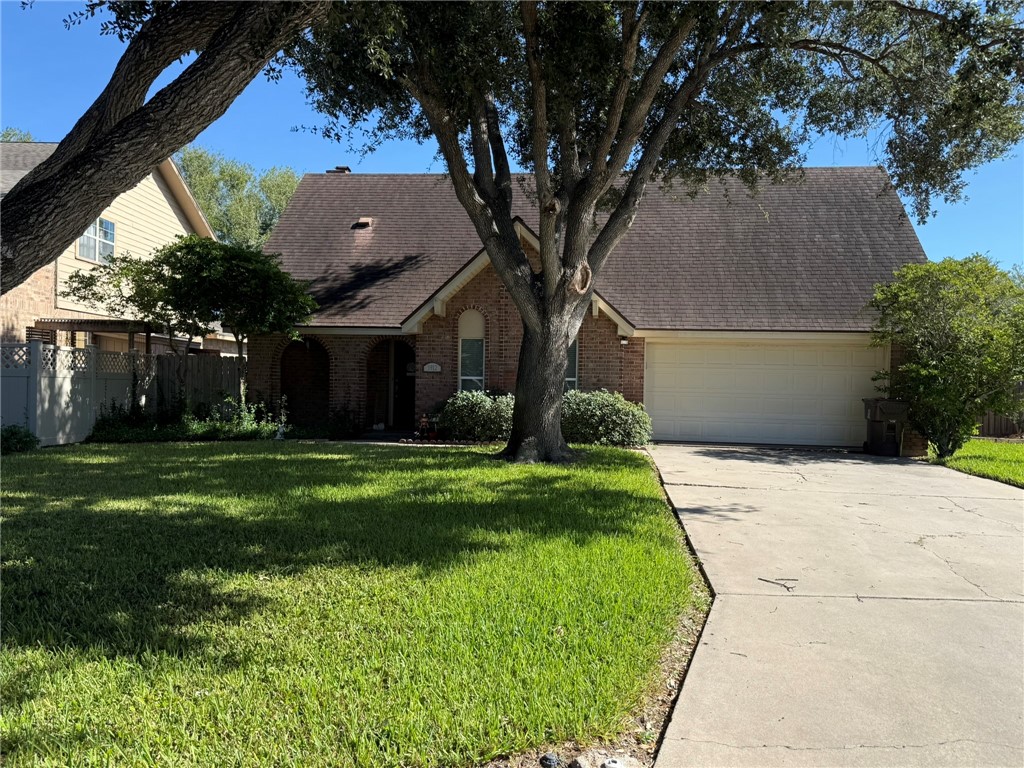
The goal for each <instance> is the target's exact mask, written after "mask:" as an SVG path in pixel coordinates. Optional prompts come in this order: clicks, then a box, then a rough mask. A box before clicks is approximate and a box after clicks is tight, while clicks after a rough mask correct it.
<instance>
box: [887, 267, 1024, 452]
mask: <svg viewBox="0 0 1024 768" xmlns="http://www.w3.org/2000/svg"><path fill="white" fill-rule="evenodd" d="M871 307H872V308H873V309H875V310H876V311H877V312H878V319H877V321H876V323H875V328H874V337H875V341H876V342H878V343H883V344H892V345H894V346H896V347H897V348H898V349H900V350H901V356H900V357H901V358H902V359H901V362H899V364H898V365H896V366H895V367H894V368H893V370H891V371H886V372H885V374H886V376H887V378H888V384H887V385H886V390H887V391H888V392H889V394H890V395H891V396H893V397H895V398H898V399H900V400H904V401H906V402H908V403H909V404H910V410H909V419H910V423H911V425H912V426H913V427H914V428H915V429H917V430H918V431H919V432H920V433H921V434H922V435H924V436H925V437H926V438H927V439H928V440H929V442H931V443H932V444H933V445H934V446H935V449H936V452H937V453H938V456H939V458H946V457H948V456H952V455H953V453H955V452H956V451H957V450H958V449H959V448H960V446H962V445H963V444H964V441H966V440H967V438H968V437H970V436H971V435H972V434H973V433H974V430H975V427H976V426H977V424H978V422H979V421H980V420H981V417H982V416H983V415H984V414H985V412H986V411H989V410H994V411H997V412H999V413H1005V412H1009V411H1010V410H1012V409H1013V408H1014V406H1015V403H1016V401H1017V400H1018V399H1019V395H1018V392H1017V388H1018V386H1019V385H1020V383H1021V382H1022V381H1024V280H1022V279H1021V273H1020V272H1017V273H1016V275H1015V276H1011V275H1010V274H1007V273H1006V272H1004V271H1003V270H1001V269H999V267H998V266H996V265H995V264H993V263H992V261H990V260H989V259H988V258H986V257H985V256H982V255H980V254H975V255H973V256H971V257H969V258H966V259H963V260H962V261H958V260H956V259H951V258H947V259H943V260H942V261H940V262H929V263H927V264H910V265H907V266H906V267H903V268H902V269H900V270H899V271H898V272H897V273H896V275H895V278H894V280H893V281H892V283H890V284H888V285H882V286H878V288H877V289H876V291H875V296H874V299H873V300H872V301H871Z"/></svg>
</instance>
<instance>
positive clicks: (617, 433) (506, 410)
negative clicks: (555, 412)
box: [438, 389, 651, 448]
mask: <svg viewBox="0 0 1024 768" xmlns="http://www.w3.org/2000/svg"><path fill="white" fill-rule="evenodd" d="M514 406H515V398H514V397H513V396H512V395H488V394H486V393H484V392H457V393H456V394H454V395H452V396H451V397H450V398H449V399H448V401H447V402H446V403H445V404H444V406H443V407H442V408H441V412H440V415H439V419H438V425H439V426H440V428H441V430H442V431H443V432H444V434H445V435H446V436H447V437H450V438H452V439H454V440H473V441H477V442H491V441H494V440H507V439H508V437H509V435H510V434H511V433H512V409H513V407H514ZM562 434H563V435H564V436H565V439H566V441H568V442H570V443H588V444H592V445H618V446H623V447H627V448H630V447H636V446H639V445H646V444H647V443H649V442H650V441H651V417H650V416H648V415H647V411H645V410H644V407H643V406H642V405H638V404H637V403H631V402H630V401H629V400H627V399H626V398H624V397H623V396H622V395H621V394H619V393H618V392H609V391H608V390H605V389H601V390H597V391H595V392H582V391H580V390H570V391H569V392H566V393H565V396H564V398H563V400H562Z"/></svg>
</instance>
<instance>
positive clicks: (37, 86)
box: [0, 0, 1024, 267]
mask: <svg viewBox="0 0 1024 768" xmlns="http://www.w3.org/2000/svg"><path fill="white" fill-rule="evenodd" d="M82 6H83V4H82V3H80V2H79V3H66V2H45V1H44V0H37V1H36V3H35V5H34V6H32V7H31V8H29V9H27V10H22V8H21V4H20V3H19V2H18V0H0V124H2V125H3V126H4V127H7V126H13V127H17V128H21V129H23V130H27V131H29V132H31V133H32V135H33V137H34V138H35V139H36V140H37V141H59V140H60V139H62V138H63V137H64V135H65V134H66V133H67V132H68V131H69V130H70V129H71V127H72V126H73V125H74V122H75V120H76V119H77V118H78V117H79V116H80V115H81V114H82V113H83V112H84V111H85V110H86V109H87V108H88V106H89V105H90V104H91V103H92V102H93V100H94V99H95V98H96V96H97V95H98V94H99V92H100V90H101V89H102V88H103V86H104V85H105V84H106V82H107V80H108V78H109V76H110V73H111V72H112V71H113V69H114V65H115V64H116V62H117V59H118V57H119V55H120V52H121V50H122V49H123V45H122V44H121V43H119V42H118V41H117V39H116V38H114V37H104V36H101V35H100V34H99V22H98V20H95V19H94V20H92V21H86V22H85V23H83V24H82V25H81V26H78V27H73V28H71V29H70V30H67V29H65V28H64V25H63V23H62V21H63V19H64V18H65V17H66V16H67V15H68V13H70V12H71V11H73V10H76V9H80V8H81V7H82ZM171 74H172V73H170V72H169V73H168V77H169V76H170V75H171ZM168 77H165V78H164V81H166V80H167V79H168ZM158 85H159V83H158ZM317 122H318V116H317V114H316V113H315V112H314V111H313V110H312V109H311V108H310V107H309V106H308V105H307V103H306V99H305V95H304V91H303V84H302V81H301V80H300V79H299V78H297V77H296V76H295V75H292V74H288V75H286V76H285V78H284V79H283V80H282V81H281V82H278V83H271V82H268V81H267V80H266V79H265V78H264V77H263V76H260V77H258V78H257V79H256V80H255V81H254V82H253V83H252V84H251V85H250V86H249V87H248V88H247V89H246V90H245V92H244V93H243V94H242V95H241V96H240V97H239V98H238V100H237V101H236V102H235V103H234V104H233V105H232V106H231V107H230V109H229V110H228V111H227V113H226V114H225V115H224V116H223V117H222V118H221V119H220V120H218V121H217V122H216V123H214V124H213V125H211V126H210V127H209V128H207V129H206V130H205V131H204V132H203V133H202V134H201V135H200V136H199V138H198V139H197V141H196V143H197V144H200V145H202V146H205V147H208V148H210V149H212V150H215V151H218V152H222V153H224V154H225V155H228V156H230V157H234V158H237V159H239V160H243V161H245V162H248V163H251V164H252V165H254V166H256V167H257V168H267V167H270V166H272V165H286V166H291V167H293V168H294V169H295V170H296V171H298V172H299V173H304V172H320V171H324V170H326V169H327V168H331V167H334V166H335V165H350V166H352V168H353V170H354V171H355V172H357V173H359V172H363V173H391V172H412V173H423V172H440V171H441V170H443V167H442V164H441V163H440V161H438V160H436V159H435V147H434V146H433V145H432V144H427V145H418V144H416V143H413V142H402V143H398V142H396V143H393V144H390V145H387V146H386V147H384V148H382V149H381V150H379V151H378V152H376V153H374V154H371V155H369V156H367V157H365V158H361V157H360V156H359V155H358V154H355V153H353V152H351V151H350V150H349V148H348V147H347V146H346V145H343V144H336V143H333V142H330V141H327V140H326V139H323V138H320V137H319V136H317V135H315V134H313V133H310V132H308V131H302V130H294V129H295V128H296V127H298V126H303V125H305V126H310V125H316V124H317ZM871 163H873V155H872V152H871V149H870V147H868V145H867V142H865V141H850V142H840V141H835V140H832V139H831V138H823V139H820V140H818V141H817V142H815V143H814V145H813V146H812V147H810V148H809V151H808V164H809V165H864V164H871ZM968 181H969V182H970V184H969V187H968V190H967V196H968V198H969V199H967V200H966V201H962V202H960V203H957V204H954V205H944V204H940V205H939V206H938V208H937V212H936V215H935V217H934V218H932V219H931V220H930V221H929V222H928V223H927V224H925V225H924V226H921V225H917V232H918V235H919V236H920V238H921V242H922V244H923V245H924V248H925V251H926V252H927V254H928V256H929V257H930V258H932V259H941V258H943V257H945V256H955V257H958V258H959V257H963V256H967V255H968V254H970V253H974V252H976V251H980V252H982V253H988V254H989V255H990V256H992V257H993V258H994V259H996V260H997V261H999V262H1000V263H1001V264H1002V265H1003V266H1006V267H1009V266H1010V265H1012V264H1017V263H1021V262H1022V260H1024V147H1018V149H1017V151H1016V152H1014V153H1013V157H1010V158H1005V159H1003V160H1000V161H998V162H994V163H990V164H989V165H986V166H984V167H982V168H980V169H978V170H977V171H975V172H973V173H971V174H970V175H969V176H968Z"/></svg>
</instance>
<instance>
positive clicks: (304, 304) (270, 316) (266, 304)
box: [174, 235, 316, 404]
mask: <svg viewBox="0 0 1024 768" xmlns="http://www.w3.org/2000/svg"><path fill="white" fill-rule="evenodd" d="M174 247H175V249H176V250H177V251H179V252H187V253H189V254H190V257H189V258H190V259H196V260H198V261H201V262H202V264H203V267H202V271H201V273H200V275H199V280H201V282H202V284H203V289H202V290H203V295H204V296H205V301H206V304H207V306H208V307H209V309H210V317H211V318H212V319H213V320H214V321H216V322H218V323H220V324H221V325H222V326H223V327H224V328H225V329H226V330H228V331H230V333H231V334H232V336H234V337H235V344H236V345H237V349H238V365H239V373H240V375H241V376H240V378H241V398H240V399H241V402H242V403H243V404H244V403H245V398H246V360H245V357H244V355H243V354H242V349H243V345H244V344H245V342H246V341H247V340H248V339H249V338H251V337H252V336H255V335H258V334H264V333H287V334H290V335H293V336H294V335H295V330H294V327H295V326H296V325H298V324H301V323H303V322H305V321H306V320H307V319H309V316H310V315H311V314H312V313H313V311H314V310H315V309H316V302H315V301H314V300H313V298H312V297H311V296H310V295H309V293H308V292H307V290H306V286H305V285H304V284H303V283H300V282H298V281H296V280H293V279H292V277H291V276H290V275H289V274H288V273H287V272H285V271H284V270H282V269H281V265H280V260H279V257H278V256H277V255H276V254H270V253H263V252H262V251H259V250H257V249H255V248H247V247H244V246H240V245H231V244H227V243H218V242H215V241H213V240H210V239H207V238H201V237H198V236H196V235H190V236H188V237H185V238H182V239H181V240H179V241H178V242H177V243H176V244H175V246H174Z"/></svg>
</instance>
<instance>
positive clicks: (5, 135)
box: [0, 126, 32, 142]
mask: <svg viewBox="0 0 1024 768" xmlns="http://www.w3.org/2000/svg"><path fill="white" fill-rule="evenodd" d="M8 141H32V134H31V133H29V132H28V131H23V130H21V129H20V128H12V127H10V126H8V127H7V128H4V129H3V130H2V131H0V142H8Z"/></svg>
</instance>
